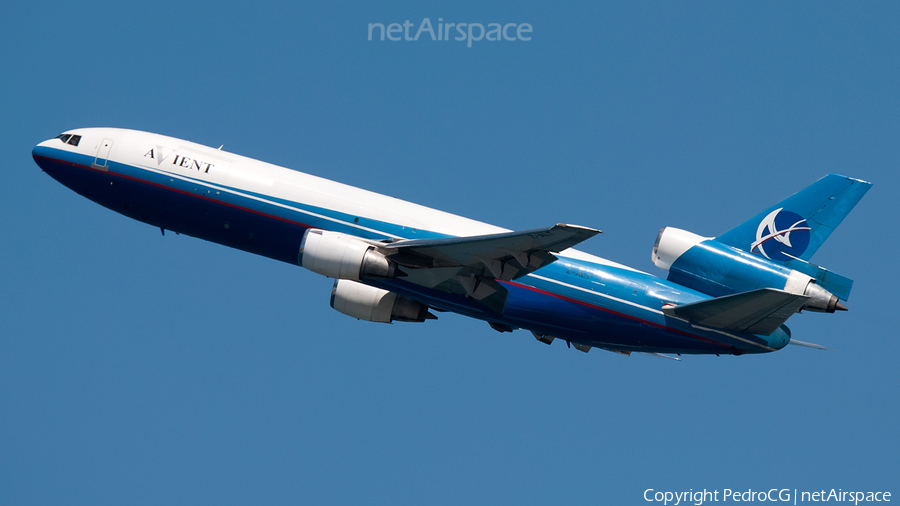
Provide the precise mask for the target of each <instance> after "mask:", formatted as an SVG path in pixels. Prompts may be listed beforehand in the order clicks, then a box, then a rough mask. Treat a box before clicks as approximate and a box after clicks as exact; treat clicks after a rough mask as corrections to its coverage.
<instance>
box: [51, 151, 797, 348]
mask: <svg viewBox="0 0 900 506" xmlns="http://www.w3.org/2000/svg"><path fill="white" fill-rule="evenodd" d="M34 158H35V161H36V162H37V163H38V165H39V166H40V167H41V168H42V169H43V170H44V171H45V172H47V174H49V175H50V176H52V177H53V178H54V179H56V180H57V181H59V182H60V183H62V184H64V185H65V186H67V187H69V188H71V189H72V190H74V191H76V192H77V193H79V194H81V195H83V196H85V197H87V198H89V199H91V200H93V201H95V202H97V203H99V204H101V205H103V206H105V207H107V208H109V209H112V210H114V211H116V212H118V213H121V214H123V215H125V216H128V217H130V218H134V219H135V220H138V221H142V222H144V223H147V224H149V225H152V226H154V227H159V228H163V229H166V230H171V231H174V232H178V233H180V234H185V235H189V236H193V237H198V238H201V239H205V240H208V241H212V242H216V243H219V244H223V245H226V246H230V247H232V248H237V249H241V250H244V251H248V252H250V253H255V254H257V255H262V256H266V257H269V258H273V259H276V260H281V261H283V262H288V263H291V264H294V265H297V262H298V253H299V249H300V243H301V240H302V239H303V234H304V232H305V231H306V230H307V229H308V228H310V227H315V228H331V229H335V227H327V226H324V224H323V223H319V222H318V220H316V219H311V218H310V217H309V215H308V214H300V213H297V212H296V211H293V212H291V211H286V210H285V209H284V208H279V207H274V206H267V205H266V204H265V203H262V202H260V201H259V200H252V199H248V198H243V197H241V196H240V195H236V194H235V193H229V192H221V193H220V192H219V191H217V190H216V188H217V187H216V186H207V185H204V184H203V183H202V182H195V181H190V182H185V181H182V180H178V179H174V180H173V179H170V178H167V177H165V176H164V175H160V174H157V173H148V171H145V170H143V169H140V168H137V167H131V166H127V165H120V164H116V163H115V162H110V163H109V167H108V171H104V170H98V169H96V168H92V167H91V162H92V161H93V159H92V158H89V157H86V156H84V155H77V154H73V153H69V152H65V151H60V150H56V149H51V148H46V147H38V148H35V150H34ZM292 204H293V205H298V204H296V203H292ZM316 211H317V212H319V213H326V212H328V210H322V209H317V210H316ZM343 218H344V217H343V216H341V217H340V219H343ZM349 219H351V220H352V219H353V218H352V217H349ZM377 225H382V224H377ZM390 227H395V228H396V227H397V226H396V225H393V224H384V227H379V228H378V229H379V230H387V233H388V234H391V233H396V232H397V230H391V229H390ZM339 231H348V230H339ZM405 231H406V232H409V230H408V229H406V230H405ZM416 232H417V233H416V234H415V235H416V236H417V237H427V236H428V235H426V234H428V232H427V231H422V230H418V231H416ZM406 235H407V236H408V235H409V234H406ZM430 236H431V237H438V235H437V234H433V233H431V234H430ZM384 237H387V235H385V236H384ZM369 238H373V239H380V238H383V237H374V236H372V235H371V234H369ZM591 265H592V266H593V264H591ZM595 267H597V268H600V266H595ZM567 270H570V269H567V267H566V266H565V265H562V264H561V262H557V263H554V264H551V265H549V266H547V267H544V268H542V269H541V270H540V271H538V273H539V274H540V277H541V278H543V280H541V279H532V276H527V277H526V278H522V279H520V280H518V281H513V282H509V283H503V284H504V286H505V287H506V288H507V289H508V291H509V295H508V297H507V300H506V306H505V309H504V311H503V313H502V314H500V313H497V312H494V311H491V310H490V309H487V308H486V307H485V306H483V305H481V304H479V303H477V302H475V301H472V300H471V299H468V298H466V297H464V296H462V295H453V294H447V293H445V292H441V291H437V290H433V289H427V288H424V287H422V286H419V285H415V284H412V283H409V282H406V281H404V280H403V279H402V278H397V279H394V280H385V281H379V282H370V283H369V284H372V285H373V286H378V287H381V288H385V289H389V290H392V291H395V292H397V293H400V294H402V295H405V296H407V297H411V298H414V299H416V300H419V301H421V302H423V303H425V304H427V305H429V306H431V307H434V308H437V309H441V310H448V311H454V312H457V313H461V314H464V315H466V316H470V317H473V318H478V319H481V320H485V321H489V322H494V323H499V324H503V325H507V326H510V327H512V328H524V329H528V330H532V331H535V332H538V333H541V334H546V335H551V336H554V337H557V338H560V339H564V340H568V341H573V342H578V343H583V344H588V345H592V346H598V347H601V348H607V349H611V350H619V351H654V352H663V353H716V354H743V353H760V352H766V351H772V348H771V346H772V345H773V343H772V342H771V340H769V341H766V340H764V339H762V338H760V337H758V336H748V335H744V334H741V335H740V339H738V340H735V339H729V338H727V337H725V338H723V336H721V335H719V334H717V333H714V332H706V331H703V330H698V329H694V328H692V327H691V326H690V325H688V324H686V323H685V322H682V321H680V320H676V319H672V318H669V317H665V316H662V315H661V314H655V313H659V312H658V311H656V312H654V313H653V314H644V313H647V311H646V310H644V311H642V310H640V309H638V310H634V309H632V307H633V306H635V304H631V305H630V306H629V305H628V304H627V303H623V302H621V301H619V302H616V301H615V300H614V301H613V302H610V301H609V300H592V299H588V300H586V297H585V294H584V293H581V292H584V291H585V289H583V288H582V289H580V288H578V287H577V286H575V284H577V283H578V282H579V281H582V280H581V279H580V278H569V277H565V275H566V272H567ZM552 279H564V280H565V282H561V283H556V284H554V283H551V282H549V281H551V280H552ZM654 279H656V278H654ZM785 344H786V342H785ZM783 345H784V344H780V345H777V346H776V348H780V347H782V346H783Z"/></svg>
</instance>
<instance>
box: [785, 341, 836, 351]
mask: <svg viewBox="0 0 900 506" xmlns="http://www.w3.org/2000/svg"><path fill="white" fill-rule="evenodd" d="M788 344H793V345H795V346H805V347H807V348H815V349H817V350H827V351H834V350H833V349H831V348H826V347H825V346H822V345H821V344H816V343H807V342H806V341H798V340H796V339H791V340H790V341H788Z"/></svg>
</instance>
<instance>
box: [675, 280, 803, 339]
mask: <svg viewBox="0 0 900 506" xmlns="http://www.w3.org/2000/svg"><path fill="white" fill-rule="evenodd" d="M808 299H809V297H808V296H806V295H798V294H793V293H790V292H786V291H784V290H776V289H774V288H761V289H759V290H752V291H749V292H743V293H736V294H734V295H726V296H724V297H716V298H715V299H709V300H703V301H700V302H692V303H690V304H682V305H680V306H670V305H666V306H663V308H662V312H663V313H665V314H667V315H669V316H673V317H675V318H680V319H682V320H685V321H688V322H690V323H693V324H697V325H704V326H707V327H713V328H718V329H723V330H731V331H734V332H747V333H750V334H760V335H764V336H768V335H771V334H772V333H773V332H775V331H776V330H778V327H780V326H781V325H782V324H783V323H784V322H786V321H787V319H788V318H790V317H791V316H792V315H793V314H794V313H796V312H797V311H798V310H799V309H800V308H801V307H803V304H805V303H806V301H807V300H808Z"/></svg>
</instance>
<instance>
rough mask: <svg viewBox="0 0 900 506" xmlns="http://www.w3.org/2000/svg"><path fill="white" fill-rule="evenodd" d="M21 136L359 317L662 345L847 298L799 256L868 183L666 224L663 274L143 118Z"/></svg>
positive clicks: (99, 198)
mask: <svg viewBox="0 0 900 506" xmlns="http://www.w3.org/2000/svg"><path fill="white" fill-rule="evenodd" d="M32 154H33V157H34V160H35V162H37V164H38V165H39V166H40V167H41V169H43V170H44V171H45V172H46V173H47V174H49V175H50V176H51V177H53V178H54V179H56V180H57V181H59V182H60V183H62V184H64V185H66V186H68V187H69V188H71V189H72V190H74V191H76V192H78V193H79V194H81V195H83V196H85V197H87V198H89V199H91V200H93V201H95V202H97V203H98V204H100V205H102V206H105V207H108V208H109V209H112V210H113V211H116V212H118V213H121V214H124V215H125V216H128V217H130V218H134V219H135V220H139V221H142V222H144V223H147V224H150V225H153V226H154V227H158V228H160V229H161V230H162V231H163V233H165V230H170V231H174V232H177V233H181V234H186V235H189V236H193V237H199V238H201V239H205V240H207V241H212V242H216V243H219V244H224V245H226V246H230V247H232V248H238V249H241V250H244V251H249V252H251V253H256V254H258V255H263V256H266V257H269V258H274V259H276V260H281V261H283V262H288V263H291V264H294V265H300V266H302V267H304V268H306V269H309V270H311V271H313V272H316V273H318V274H321V275H323V276H327V277H329V278H334V280H335V282H334V288H333V289H332V292H331V307H333V308H334V309H336V310H338V311H340V312H341V313H344V314H346V315H349V316H352V317H354V318H358V319H360V320H368V321H373V322H388V323H389V322H393V321H404V322H423V321H425V320H429V319H435V318H436V317H435V316H434V314H433V313H432V311H453V312H455V313H459V314H462V315H466V316H469V317H472V318H477V319H479V320H484V321H485V322H487V323H489V324H490V326H491V327H492V328H494V329H495V330H498V331H502V332H511V331H513V330H515V329H524V330H527V331H530V332H531V333H532V334H533V335H534V336H535V337H536V338H537V340H539V341H541V342H544V343H547V344H550V343H551V342H553V340H554V339H561V340H563V341H565V342H566V343H567V344H568V345H573V346H575V347H576V348H577V349H579V350H581V351H585V352H586V351H588V350H590V349H591V348H600V349H604V350H608V351H613V352H617V353H622V354H625V355H628V354H631V353H634V352H641V353H650V354H655V355H662V356H666V357H669V358H674V357H671V354H677V355H681V354H716V355H719V354H732V355H743V354H745V353H766V352H771V351H776V350H779V349H781V348H783V347H784V346H785V345H787V344H789V343H792V341H791V333H790V330H789V329H788V328H787V326H785V322H786V321H787V319H788V318H790V317H791V316H792V315H794V314H795V313H798V312H800V311H801V310H804V309H805V310H808V311H817V312H825V313H833V312H835V310H846V307H845V306H844V305H843V304H842V303H841V302H840V301H841V300H847V297H848V296H849V294H850V288H851V286H852V284H853V282H852V281H851V280H850V279H848V278H846V277H843V276H841V275H838V274H835V273H834V272H832V271H829V270H826V269H823V268H822V267H819V266H817V265H815V264H812V263H810V262H809V259H810V257H811V256H812V255H813V253H815V252H816V250H817V249H818V248H819V246H821V245H822V243H823V242H824V241H825V239H827V238H828V236H829V235H830V234H831V232H832V231H833V230H834V228H835V227H837V226H838V224H840V222H841V221H842V220H843V219H844V217H845V216H846V215H847V214H848V213H849V212H850V210H851V209H853V207H854V206H855V205H856V203H857V202H859V200H860V199H861V198H862V197H863V195H864V194H865V193H866V191H868V190H869V188H870V187H871V183H868V182H865V181H861V180H859V179H853V178H849V177H845V176H840V175H837V174H829V175H827V176H825V177H823V178H822V179H820V180H818V181H816V182H815V183H813V184H812V185H810V186H809V187H807V188H805V189H803V190H801V191H800V192H798V193H796V194H794V195H792V196H790V197H788V198H786V199H785V200H783V201H781V202H779V203H777V204H775V205H773V206H771V207H769V208H768V209H765V210H763V211H762V212H760V213H759V214H757V215H756V216H754V217H753V218H751V219H750V220H748V221H746V222H744V223H743V224H741V225H738V226H737V227H735V228H733V229H731V230H729V231H727V232H725V233H724V234H722V235H720V236H718V237H715V238H713V237H701V236H699V235H696V234H693V233H691V232H687V231H685V230H680V229H676V228H671V227H666V228H663V229H662V230H660V232H659V235H658V236H657V238H656V244H654V246H653V250H652V259H653V262H654V263H655V264H656V265H657V266H658V267H660V268H662V269H664V270H666V271H668V276H667V277H666V279H662V278H659V277H656V276H653V275H651V274H647V273H644V272H641V271H638V270H635V269H632V268H630V267H626V266H624V265H620V264H617V263H614V262H611V261H609V260H605V259H603V258H600V257H597V256H594V255H589V254H587V253H583V252H581V251H577V250H575V249H572V248H573V247H574V246H575V245H577V244H579V243H581V242H582V241H585V240H587V239H589V238H591V237H593V236H594V235H596V234H598V233H599V232H600V231H599V230H595V229H592V228H586V227H581V226H575V225H564V224H559V225H554V226H551V227H547V228H539V229H534V230H524V231H521V232H511V231H509V230H506V229H503V228H500V227H495V226H493V225H488V224H486V223H481V222H478V221H474V220H470V219H467V218H463V217H460V216H456V215H453V214H449V213H445V212H441V211H437V210H435V209H430V208H427V207H423V206H420V205H416V204H413V203H410V202H404V201H402V200H398V199H396V198H392V197H388V196H385V195H379V194H377V193H373V192H369V191H366V190H362V189H359V188H354V187H352V186H348V185H345V184H341V183H337V182H334V181H329V180H327V179H323V178H320V177H316V176H312V175H308V174H304V173H301V172H297V171H294V170H291V169H286V168H283V167H277V166H275V165H270V164H267V163H264V162H260V161H257V160H253V159H250V158H246V157H243V156H239V155H235V154H232V153H228V152H226V151H222V150H221V147H220V148H219V149H214V148H210V147H206V146H202V145H199V144H195V143H192V142H188V141H183V140H179V139H174V138H171V137H165V136H162V135H157V134H152V133H146V132H138V131H134V130H124V129H116V128H83V129H76V130H70V131H67V132H65V133H63V134H60V135H58V136H56V137H54V138H53V139H50V140H47V141H44V142H41V143H40V144H38V145H37V146H36V147H35V148H34V150H33V152H32ZM324 296H325V294H323V297H324ZM793 343H794V344H801V345H808V346H813V347H817V346H816V345H812V344H811V343H805V342H803V341H797V340H794V341H793Z"/></svg>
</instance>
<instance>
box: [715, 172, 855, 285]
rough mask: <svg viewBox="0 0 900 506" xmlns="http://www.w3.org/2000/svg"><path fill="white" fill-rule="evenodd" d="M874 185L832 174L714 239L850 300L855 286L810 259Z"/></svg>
mask: <svg viewBox="0 0 900 506" xmlns="http://www.w3.org/2000/svg"><path fill="white" fill-rule="evenodd" d="M871 187H872V183H869V182H866V181H862V180H860V179H853V178H850V177H846V176H841V175H838V174H828V175H827V176H825V177H823V178H822V179H820V180H818V181H816V182H815V183H813V184H812V185H810V186H808V187H806V188H805V189H803V190H800V191H799V192H797V193H795V194H793V195H791V196H790V197H788V198H786V199H784V200H782V201H781V202H779V203H777V204H775V205H774V206H772V207H769V208H768V209H766V210H765V211H763V212H761V213H759V214H757V215H756V216H754V217H753V218H751V219H750V220H748V221H746V222H744V223H742V224H740V225H738V226H737V227H735V228H733V229H731V230H729V231H728V232H725V233H724V234H722V235H721V236H719V237H717V238H716V239H717V240H718V241H719V242H721V243H723V244H727V245H729V246H733V247H735V248H738V249H741V250H744V251H748V252H750V253H753V254H755V255H761V256H762V257H765V258H767V259H769V260H771V261H773V262H775V263H777V264H780V265H783V266H785V267H788V268H790V269H796V270H798V271H800V272H803V273H805V274H807V275H809V276H813V277H815V278H816V280H817V282H818V283H819V284H820V285H822V286H826V287H829V288H828V289H829V290H830V291H832V292H833V293H834V294H835V295H837V296H838V297H840V298H842V299H845V300H846V298H847V297H846V295H847V294H849V292H850V286H851V285H852V283H853V282H852V281H851V280H849V279H847V278H844V277H843V276H840V275H838V274H835V273H832V272H829V271H826V270H825V269H822V268H821V267H818V266H816V265H813V264H811V263H809V259H810V258H811V257H812V256H813V254H814V253H815V252H816V251H817V250H818V249H819V246H821V245H822V243H824V242H825V240H826V239H828V236H830V235H831V232H833V231H834V229H835V228H837V226H838V225H840V223H841V221H843V220H844V217H845V216H847V214H849V213H850V211H851V210H852V209H853V207H854V206H856V204H857V203H858V202H859V200H860V199H861V198H862V197H863V195H865V194H866V192H867V191H869V188H871ZM842 294H843V296H842Z"/></svg>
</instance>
